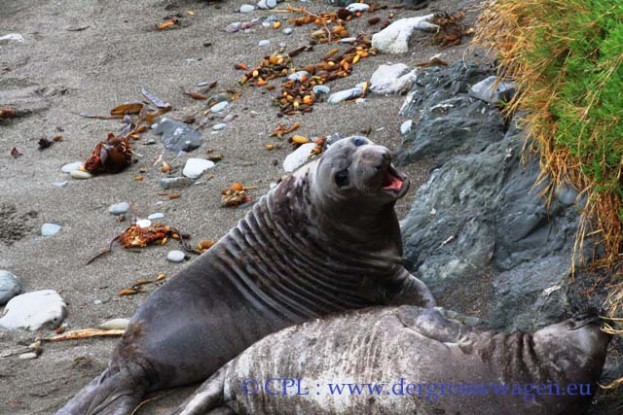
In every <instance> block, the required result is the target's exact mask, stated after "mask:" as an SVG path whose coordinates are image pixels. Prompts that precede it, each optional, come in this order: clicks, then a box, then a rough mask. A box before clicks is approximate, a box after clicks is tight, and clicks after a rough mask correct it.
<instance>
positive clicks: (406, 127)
mask: <svg viewBox="0 0 623 415" xmlns="http://www.w3.org/2000/svg"><path fill="white" fill-rule="evenodd" d="M412 126H413V120H407V121H405V122H403V123H402V124H400V134H402V135H405V134H407V133H408V132H409V131H411V127H412Z"/></svg>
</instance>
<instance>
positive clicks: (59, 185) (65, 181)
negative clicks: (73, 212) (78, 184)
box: [52, 180, 69, 189]
mask: <svg viewBox="0 0 623 415" xmlns="http://www.w3.org/2000/svg"><path fill="white" fill-rule="evenodd" d="M68 184H69V182H68V181H67V180H63V181H62V182H53V183H52V185H54V186H56V187H59V188H61V189H62V188H63V187H66V186H67V185H68Z"/></svg>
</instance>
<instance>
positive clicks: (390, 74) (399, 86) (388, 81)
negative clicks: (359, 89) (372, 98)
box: [370, 63, 417, 94]
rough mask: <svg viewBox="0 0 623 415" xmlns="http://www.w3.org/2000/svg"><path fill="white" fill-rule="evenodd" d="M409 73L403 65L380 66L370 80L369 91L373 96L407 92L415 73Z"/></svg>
mask: <svg viewBox="0 0 623 415" xmlns="http://www.w3.org/2000/svg"><path fill="white" fill-rule="evenodd" d="M408 71H409V67H408V66H407V65H405V64H404V63H396V64H394V65H381V66H379V67H378V69H377V70H376V71H374V73H373V74H372V77H371V78H370V91H372V92H374V93H375V94H395V93H400V92H403V91H408V90H409V89H410V88H411V86H412V85H413V83H414V82H415V79H416V78H417V75H416V73H415V72H416V71H415V70H413V71H411V72H408Z"/></svg>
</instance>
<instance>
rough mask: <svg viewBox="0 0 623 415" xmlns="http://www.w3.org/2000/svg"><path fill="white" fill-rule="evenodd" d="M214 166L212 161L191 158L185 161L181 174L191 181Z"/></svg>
mask: <svg viewBox="0 0 623 415" xmlns="http://www.w3.org/2000/svg"><path fill="white" fill-rule="evenodd" d="M214 166H215V164H214V162H213V161H210V160H206V159H199V158H191V159H188V161H186V165H185V166H184V170H182V174H183V175H184V176H186V177H190V178H191V179H196V178H198V177H199V176H201V175H202V174H203V172H204V171H206V170H208V169H211V168H212V167H214Z"/></svg>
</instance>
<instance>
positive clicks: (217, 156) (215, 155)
mask: <svg viewBox="0 0 623 415" xmlns="http://www.w3.org/2000/svg"><path fill="white" fill-rule="evenodd" d="M208 160H210V161H214V162H217V161H221V160H223V155H222V154H221V153H214V152H212V153H210V154H208Z"/></svg>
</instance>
